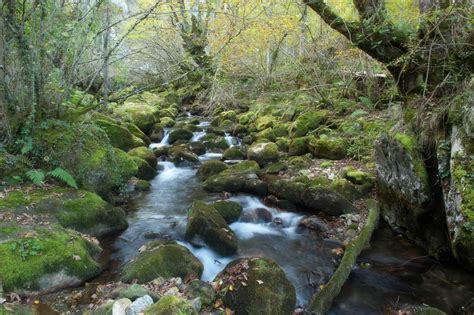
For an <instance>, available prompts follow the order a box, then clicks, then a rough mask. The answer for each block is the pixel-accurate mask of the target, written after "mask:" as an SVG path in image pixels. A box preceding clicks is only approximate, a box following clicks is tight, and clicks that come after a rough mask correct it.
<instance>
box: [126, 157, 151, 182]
mask: <svg viewBox="0 0 474 315" xmlns="http://www.w3.org/2000/svg"><path fill="white" fill-rule="evenodd" d="M132 159H133V162H135V165H136V166H137V167H138V171H137V174H136V176H137V177H138V178H140V179H144V180H152V179H153V178H154V177H155V176H156V174H157V172H156V169H154V168H153V167H151V166H150V164H148V162H147V161H145V160H144V159H141V158H139V157H136V156H132Z"/></svg>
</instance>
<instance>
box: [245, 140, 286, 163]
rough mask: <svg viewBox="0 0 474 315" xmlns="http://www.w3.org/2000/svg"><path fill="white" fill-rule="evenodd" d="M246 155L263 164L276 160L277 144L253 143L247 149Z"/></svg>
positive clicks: (277, 156) (277, 155)
mask: <svg viewBox="0 0 474 315" xmlns="http://www.w3.org/2000/svg"><path fill="white" fill-rule="evenodd" d="M247 157H248V159H249V160H252V161H256V162H257V163H258V164H259V165H260V166H265V165H267V164H270V163H272V162H275V161H277V160H278V158H279V154H278V146H277V145H276V144H275V143H273V142H264V143H255V144H253V145H251V146H250V148H249V149H248V150H247Z"/></svg>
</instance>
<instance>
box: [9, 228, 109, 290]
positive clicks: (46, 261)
mask: <svg viewBox="0 0 474 315" xmlns="http://www.w3.org/2000/svg"><path fill="white" fill-rule="evenodd" d="M32 234H33V235H34V236H32V237H22V238H20V239H17V241H20V242H21V241H23V240H29V239H34V240H35V243H36V244H37V245H38V246H39V247H40V248H41V249H40V250H39V252H40V254H38V255H29V256H27V257H26V259H22V257H21V255H20V254H19V252H18V249H15V250H13V247H12V246H13V244H14V241H8V242H3V243H1V244H0V257H2V263H1V264H0V280H2V283H3V288H4V290H5V291H6V292H11V291H17V290H36V289H41V288H40V284H39V282H38V281H39V280H40V278H41V277H42V276H43V275H45V274H51V273H57V272H60V271H64V272H65V273H66V274H67V275H70V276H73V277H76V278H77V279H79V280H85V279H88V278H90V277H92V276H95V275H97V274H98V273H99V272H100V267H99V265H98V264H97V263H96V262H95V261H94V260H93V259H92V258H91V255H93V254H95V253H97V252H98V251H99V248H98V247H96V246H93V245H91V244H90V243H87V242H86V241H85V240H84V239H82V238H80V237H79V236H78V235H76V234H74V233H71V232H68V231H67V230H64V229H62V228H60V227H59V226H55V225H53V226H50V227H49V228H43V227H37V228H35V229H34V233H32ZM49 285H51V284H49Z"/></svg>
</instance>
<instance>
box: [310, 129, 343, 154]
mask: <svg viewBox="0 0 474 315" xmlns="http://www.w3.org/2000/svg"><path fill="white" fill-rule="evenodd" d="M308 147H309V151H310V152H311V153H312V154H313V155H314V156H315V157H317V158H320V159H329V160H340V159H343V158H345V157H346V154H347V143H346V142H345V141H344V140H343V139H341V138H333V137H328V136H324V135H323V136H321V137H320V138H319V139H316V138H313V139H311V140H310V141H309V143H308Z"/></svg>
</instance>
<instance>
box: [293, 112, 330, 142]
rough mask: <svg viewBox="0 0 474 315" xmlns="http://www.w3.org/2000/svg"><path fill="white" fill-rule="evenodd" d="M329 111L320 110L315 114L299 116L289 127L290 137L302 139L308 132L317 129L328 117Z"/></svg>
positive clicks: (308, 113)
mask: <svg viewBox="0 0 474 315" xmlns="http://www.w3.org/2000/svg"><path fill="white" fill-rule="evenodd" d="M329 114H330V113H329V111H327V110H320V111H317V112H313V111H311V112H307V113H304V114H302V115H300V116H299V117H298V118H297V119H296V120H295V122H294V123H293V124H292V125H291V127H290V137H292V138H297V137H303V136H306V134H308V132H310V131H312V130H314V129H316V128H318V127H319V126H320V125H321V124H323V123H324V122H325V121H326V120H327V119H328V117H329Z"/></svg>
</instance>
